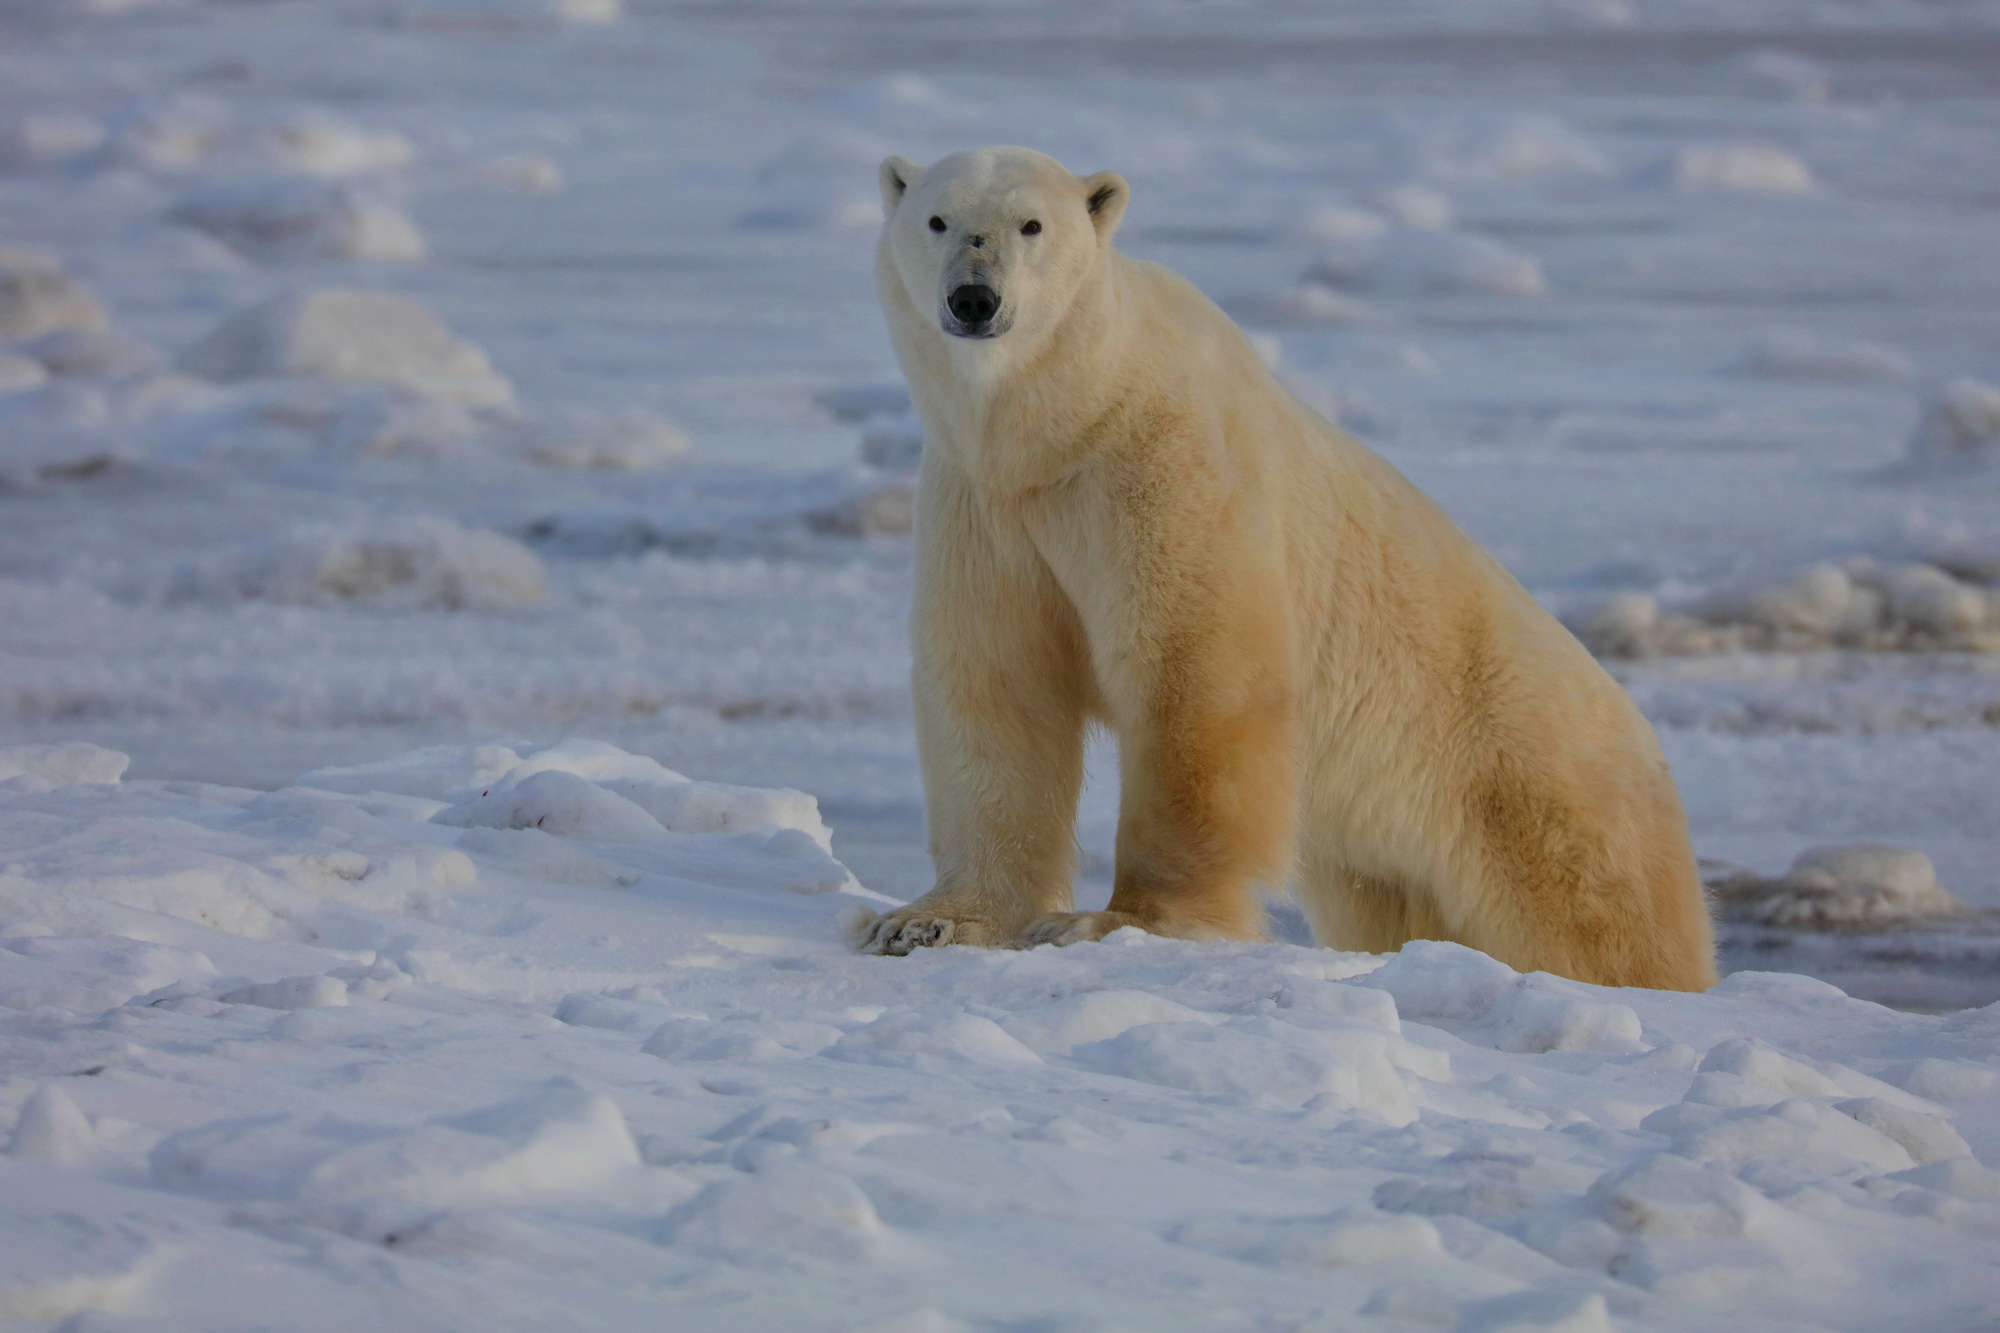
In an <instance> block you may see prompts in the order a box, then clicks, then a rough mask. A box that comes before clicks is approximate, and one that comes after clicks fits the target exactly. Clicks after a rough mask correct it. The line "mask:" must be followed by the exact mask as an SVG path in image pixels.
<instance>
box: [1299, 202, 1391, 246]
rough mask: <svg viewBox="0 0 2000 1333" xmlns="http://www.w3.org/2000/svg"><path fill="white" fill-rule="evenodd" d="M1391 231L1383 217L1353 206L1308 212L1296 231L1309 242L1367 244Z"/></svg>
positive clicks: (1326, 206) (1319, 207)
mask: <svg viewBox="0 0 2000 1333" xmlns="http://www.w3.org/2000/svg"><path fill="white" fill-rule="evenodd" d="M1388 229H1389V224H1388V222H1387V221H1386V220H1385V219H1384V218H1383V217H1382V215H1381V214H1380V213H1377V212H1375V211H1373V210H1372V209H1366V208H1355V207H1353V206H1352V205H1350V204H1320V205H1317V206H1316V207H1314V208H1311V209H1308V210H1307V212H1306V214H1305V216H1304V217H1303V218H1301V219H1300V220H1299V222H1298V224H1297V226H1296V227H1295V228H1294V230H1295V231H1296V233H1297V234H1298V236H1299V237H1300V238H1301V239H1304V240H1308V241H1325V242H1336V243H1337V242H1341V241H1368V240H1373V239H1374V238H1376V237H1378V236H1380V235H1381V234H1382V233H1383V232H1385V231H1387V230H1388Z"/></svg>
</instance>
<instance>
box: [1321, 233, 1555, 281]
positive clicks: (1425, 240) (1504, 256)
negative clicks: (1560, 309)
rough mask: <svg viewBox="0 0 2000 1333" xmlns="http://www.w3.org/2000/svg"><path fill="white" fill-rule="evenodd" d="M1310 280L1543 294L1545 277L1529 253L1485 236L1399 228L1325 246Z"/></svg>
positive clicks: (1539, 265) (1540, 267)
mask: <svg viewBox="0 0 2000 1333" xmlns="http://www.w3.org/2000/svg"><path fill="white" fill-rule="evenodd" d="M1305 279H1306V281H1308V282H1324V283H1328V284H1330V285H1332V286H1335V287H1359V288H1363V289H1366V290H1379V291H1385V292H1392V293H1405V294H1421V293H1438V294H1467V293H1471V294H1484V295H1492V296H1520V297H1534V296H1544V295H1546V294H1547V293H1548V280H1547V279H1546V278H1545V277H1544V276H1543V275H1542V266H1541V264H1540V263H1539V262H1538V261H1537V260H1536V259H1534V258H1533V257H1532V256H1530V255H1524V254H1521V253H1519V252H1518V251H1515V250H1510V249H1508V248H1507V247H1506V246H1504V245H1501V244H1500V243H1499V242H1498V241H1494V240H1490V239H1488V238H1487V237H1484V236H1473V235H1468V234H1466V233H1464V232H1454V231H1415V230H1411V231H1399V232H1393V233H1391V234H1389V235H1388V236H1385V237H1383V238H1381V239H1380V240H1377V241H1363V242H1356V243H1353V244H1349V245H1342V246H1336V247H1333V248H1332V249H1330V250H1328V252H1327V253H1326V254H1325V255H1323V256H1322V257H1321V259H1320V261H1319V262H1318V263H1317V264H1315V265H1314V266H1313V267H1312V268H1311V269H1309V270H1308V271H1307V272H1306V274H1305Z"/></svg>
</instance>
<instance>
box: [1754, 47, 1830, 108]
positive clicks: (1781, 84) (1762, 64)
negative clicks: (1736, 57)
mask: <svg viewBox="0 0 2000 1333" xmlns="http://www.w3.org/2000/svg"><path fill="white" fill-rule="evenodd" d="M1740 68H1741V70H1742V71H1743V73H1744V74H1745V75H1746V76H1748V78H1749V79H1750V80H1751V81H1753V82H1754V83H1756V84H1759V85H1762V86H1763V87H1765V88H1768V89H1771V90H1774V91H1776V92H1779V93H1781V94H1783V95H1784V96H1786V97H1790V98H1792V99H1794V100H1796V101H1800V102H1824V101H1825V100H1826V99H1827V98H1828V97H1829V96H1831V95H1832V92H1833V78H1832V76H1831V75H1830V74H1828V73H1827V69H1826V66H1824V65H1822V64H1820V63H1819V62H1818V61H1816V60H1812V59H1810V58H1808V57H1806V56H1802V55H1799V54H1798V53H1797V52H1795V51H1776V50H1765V51H1753V52H1752V53H1751V54H1750V55H1748V56H1746V57H1744V59H1743V61H1742V63H1741V65H1740Z"/></svg>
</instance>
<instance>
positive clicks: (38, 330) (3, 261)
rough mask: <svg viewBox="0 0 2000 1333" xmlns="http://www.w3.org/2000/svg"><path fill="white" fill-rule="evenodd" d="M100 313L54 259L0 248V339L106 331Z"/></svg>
mask: <svg viewBox="0 0 2000 1333" xmlns="http://www.w3.org/2000/svg"><path fill="white" fill-rule="evenodd" d="M104 322H105V315H104V307H103V306H102V305H101V304H100V303H99V302H98V300H97V298H96V297H95V296H93V295H92V294H91V293H90V290H89V289H88V288H86V287H85V286H84V285H83V284H82V283H80V282H78V281H77V280H76V279H75V278H72V277H71V276H70V275H69V274H68V273H66V272H64V271H63V267H62V264H61V263H60V261H58V260H57V259H56V257H55V256H54V255H51V254H48V253H46V252H44V251H40V250H27V249H22V248H19V247H15V246H8V247H0V339H14V338H33V337H35V336H36V335H37V334H42V333H48V332H50V331H52V330H55V329H84V330H91V329H99V328H102V327H104Z"/></svg>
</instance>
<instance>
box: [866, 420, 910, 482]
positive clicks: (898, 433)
mask: <svg viewBox="0 0 2000 1333" xmlns="http://www.w3.org/2000/svg"><path fill="white" fill-rule="evenodd" d="M923 454H924V423H923V421H922V420H921V419H919V418H918V416H917V414H916V413H914V412H898V413H888V412H879V413H875V414H873V415H871V416H870V417H869V418H868V419H867V420H866V421H864V422H862V423H861V461H862V462H864V463H866V464H867V465H868V466H869V467H879V468H881V469H883V470H884V471H885V472H914V471H916V470H917V463H918V462H919V461H920V460H921V459H922V458H923Z"/></svg>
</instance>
